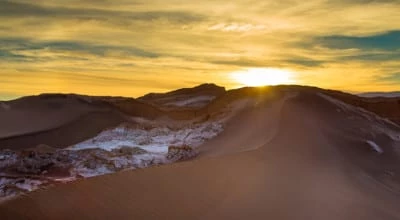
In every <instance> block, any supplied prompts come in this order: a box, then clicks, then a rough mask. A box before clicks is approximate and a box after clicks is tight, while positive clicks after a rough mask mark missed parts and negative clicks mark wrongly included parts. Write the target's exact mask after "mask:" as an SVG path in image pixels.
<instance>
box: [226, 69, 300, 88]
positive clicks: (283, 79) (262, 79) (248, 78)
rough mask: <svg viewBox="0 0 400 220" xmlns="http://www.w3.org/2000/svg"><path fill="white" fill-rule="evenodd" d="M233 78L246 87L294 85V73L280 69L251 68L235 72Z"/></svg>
mask: <svg viewBox="0 0 400 220" xmlns="http://www.w3.org/2000/svg"><path fill="white" fill-rule="evenodd" d="M230 75H231V77H232V78H233V79H234V80H235V81H236V82H238V83H240V84H242V85H245V86H267V85H279V84H292V83H293V79H292V78H293V74H292V72H290V71H288V70H284V69H278V68H250V69H246V70H242V71H237V72H233V73H231V74H230Z"/></svg>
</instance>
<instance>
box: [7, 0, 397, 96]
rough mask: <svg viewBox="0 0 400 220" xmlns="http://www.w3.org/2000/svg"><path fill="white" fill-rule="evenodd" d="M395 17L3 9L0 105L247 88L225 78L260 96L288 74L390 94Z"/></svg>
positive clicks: (174, 4) (164, 7)
mask: <svg viewBox="0 0 400 220" xmlns="http://www.w3.org/2000/svg"><path fill="white" fill-rule="evenodd" d="M399 11H400V2H399V1H397V0H385V1H377V0H352V1H350V0H336V1H330V0H310V1H302V0H283V1H255V0H236V1H229V2H227V1H222V0H199V1H180V0H134V1H128V0H119V1H116V0H114V1H111V0H101V1H93V0H51V1H50V0H41V1H28V0H8V1H7V0H2V1H0V100H1V99H3V100H4V99H11V98H15V97H19V96H23V95H30V94H39V93H49V92H52V93H55V92H62V93H83V94H91V95H122V96H133V97H136V96H140V95H143V94H145V93H147V92H162V91H167V90H171V89H176V88H181V87H190V86H194V85H197V84H201V83H205V82H213V83H216V84H219V85H222V86H226V87H227V88H235V87H239V86H243V85H245V84H248V82H249V80H241V81H240V80H239V81H238V80H237V79H238V77H236V78H235V77H234V75H235V74H237V73H238V72H239V73H241V74H242V75H243V76H242V78H243V77H244V78H246V74H248V75H252V76H251V77H252V78H254V77H257V76H254V74H255V73H254V70H257V71H256V75H257V74H260V76H259V79H268V80H266V81H265V83H266V84H269V83H275V82H281V81H279V80H278V81H277V80H276V79H282V76H281V74H287V73H290V77H289V78H290V79H289V81H288V83H289V82H290V83H296V84H304V85H314V86H319V87H324V88H330V89H340V90H346V91H354V92H364V91H392V90H400V68H399V67H400V13H399ZM270 70H274V71H270ZM263 74H264V75H263ZM249 77H250V76H249ZM239 78H241V77H239ZM253 82H254V80H253ZM282 82H284V81H282Z"/></svg>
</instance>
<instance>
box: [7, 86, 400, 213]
mask: <svg viewBox="0 0 400 220" xmlns="http://www.w3.org/2000/svg"><path fill="white" fill-rule="evenodd" d="M338 97H339V95H337V93H333V92H332V91H325V90H320V89H316V88H303V87H276V88H269V89H240V90H235V91H228V92H227V93H226V94H225V95H221V96H219V97H216V98H215V99H214V100H212V101H211V102H210V103H209V104H208V105H207V106H206V107H199V108H198V109H195V110H192V111H195V112H196V114H195V115H197V116H199V115H200V116H199V117H201V115H208V117H207V120H213V118H214V117H217V116H216V115H214V114H213V113H214V112H217V111H216V109H220V108H223V107H224V106H225V105H226V103H230V102H235V103H236V104H237V106H239V107H238V109H237V110H235V111H233V112H234V114H232V115H231V117H228V119H227V121H226V124H225V127H224V131H222V132H221V133H220V134H219V135H218V136H217V137H215V138H213V139H211V140H209V141H206V142H205V143H203V144H202V145H201V146H199V147H198V149H199V155H198V156H197V157H195V158H193V159H190V160H187V161H182V162H178V163H173V164H166V165H162V166H153V167H149V168H145V169H137V170H128V171H123V172H117V173H114V174H110V175H104V176H98V177H93V178H89V179H81V180H78V181H75V182H71V183H68V184H61V185H57V186H55V187H51V188H48V189H44V190H39V191H35V192H32V193H29V194H27V195H24V196H21V197H17V198H15V199H12V200H10V201H7V202H4V203H2V204H0V216H1V218H2V219H110V218H115V219H400V209H398V204H399V202H400V194H399V193H400V185H399V183H400V178H399V173H400V155H399V153H400V152H399V148H400V135H399V134H400V127H399V125H397V124H395V123H393V122H391V121H389V120H387V119H384V118H383V117H381V116H379V115H376V114H375V113H373V112H371V111H368V110H365V109H361V108H358V107H357V106H358V105H357V106H355V105H351V102H350V101H349V99H343V100H340V99H338ZM359 103H362V100H361V101H359ZM165 114H166V115H167V116H168V114H169V113H165ZM176 114H177V113H176ZM172 115H173V114H172ZM161 116H162V117H166V116H165V115H161Z"/></svg>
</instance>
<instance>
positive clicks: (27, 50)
mask: <svg viewBox="0 0 400 220" xmlns="http://www.w3.org/2000/svg"><path fill="white" fill-rule="evenodd" d="M0 48H3V49H1V50H0V57H4V58H7V59H14V60H21V59H23V58H25V59H26V60H25V61H29V60H32V59H35V58H40V57H41V56H42V57H46V58H57V57H59V58H60V56H62V58H70V59H77V58H79V56H81V55H79V54H77V55H76V57H74V56H73V55H72V54H70V55H69V56H65V55H64V56H63V55H62V53H67V52H75V53H86V54H92V55H96V56H112V55H115V54H117V55H120V56H121V55H122V56H137V57H144V58H156V57H159V56H160V54H157V53H154V52H150V51H146V50H143V49H140V48H135V47H118V46H112V45H98V44H91V43H85V42H73V41H39V42H38V41H33V40H29V39H23V38H14V39H13V38H0ZM51 52H54V53H53V54H51V55H52V56H53V57H51V56H49V55H48V54H49V53H51ZM55 52H59V53H58V54H56V53H55ZM60 53H61V54H60ZM80 59H83V57H81V58H80Z"/></svg>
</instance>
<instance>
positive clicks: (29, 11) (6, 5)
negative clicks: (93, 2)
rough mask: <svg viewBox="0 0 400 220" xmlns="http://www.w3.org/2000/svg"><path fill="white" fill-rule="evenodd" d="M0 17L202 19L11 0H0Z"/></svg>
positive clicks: (172, 13) (178, 13) (171, 13)
mask: <svg viewBox="0 0 400 220" xmlns="http://www.w3.org/2000/svg"><path fill="white" fill-rule="evenodd" d="M0 4H1V7H0V17H14V18H20V17H21V16H26V17H28V16H29V17H37V18H43V17H48V18H52V19H59V18H64V19H71V18H78V19H99V20H109V19H111V20H112V19H130V20H136V21H149V22H152V21H156V20H166V21H169V22H173V23H191V22H198V21H201V20H203V19H204V17H203V16H202V15H199V14H195V13H186V12H183V11H163V10H156V11H153V10H152V11H124V10H118V11H115V10H106V9H96V8H74V7H62V6H43V5H40V4H32V3H21V2H13V1H4V0H3V1H0Z"/></svg>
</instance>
